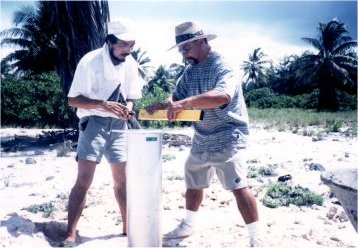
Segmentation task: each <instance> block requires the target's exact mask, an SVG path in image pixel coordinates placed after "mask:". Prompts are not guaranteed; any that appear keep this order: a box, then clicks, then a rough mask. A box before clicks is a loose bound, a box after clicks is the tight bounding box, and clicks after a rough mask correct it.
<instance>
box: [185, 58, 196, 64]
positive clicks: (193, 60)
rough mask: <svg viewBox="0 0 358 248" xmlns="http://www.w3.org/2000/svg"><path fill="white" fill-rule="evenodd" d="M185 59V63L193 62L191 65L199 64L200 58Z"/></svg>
mask: <svg viewBox="0 0 358 248" xmlns="http://www.w3.org/2000/svg"><path fill="white" fill-rule="evenodd" d="M184 60H185V63H188V64H191V65H197V64H199V60H198V59H196V58H194V57H188V58H186V59H184Z"/></svg>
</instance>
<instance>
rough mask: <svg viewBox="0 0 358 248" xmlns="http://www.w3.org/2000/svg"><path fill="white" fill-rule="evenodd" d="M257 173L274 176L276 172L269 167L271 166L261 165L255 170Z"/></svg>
mask: <svg viewBox="0 0 358 248" xmlns="http://www.w3.org/2000/svg"><path fill="white" fill-rule="evenodd" d="M257 174H259V175H261V176H266V177H267V176H270V177H272V176H276V175H277V173H276V172H275V170H274V169H273V168H272V167H271V166H267V167H264V166H261V167H260V168H258V170H257Z"/></svg>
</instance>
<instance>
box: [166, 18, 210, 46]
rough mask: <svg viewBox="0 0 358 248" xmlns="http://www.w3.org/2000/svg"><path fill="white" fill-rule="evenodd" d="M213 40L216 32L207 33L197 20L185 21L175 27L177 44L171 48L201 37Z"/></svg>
mask: <svg viewBox="0 0 358 248" xmlns="http://www.w3.org/2000/svg"><path fill="white" fill-rule="evenodd" d="M205 38H206V39H207V40H212V39H215V38H216V35H215V34H207V33H206V32H204V31H203V29H202V28H201V27H200V25H199V24H198V23H196V22H184V23H182V24H179V25H178V26H176V27H175V42H176V44H175V45H174V46H172V47H171V48H169V49H168V50H171V49H173V48H175V47H177V46H181V45H183V44H185V43H188V42H191V41H194V40H199V39H205Z"/></svg>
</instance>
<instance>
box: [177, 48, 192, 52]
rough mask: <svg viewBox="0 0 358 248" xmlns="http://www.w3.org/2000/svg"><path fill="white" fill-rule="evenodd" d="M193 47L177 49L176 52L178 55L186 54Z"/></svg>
mask: <svg viewBox="0 0 358 248" xmlns="http://www.w3.org/2000/svg"><path fill="white" fill-rule="evenodd" d="M192 48H193V47H179V48H178V52H180V53H188V52H190V50H191V49H192Z"/></svg>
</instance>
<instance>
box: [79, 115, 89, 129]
mask: <svg viewBox="0 0 358 248" xmlns="http://www.w3.org/2000/svg"><path fill="white" fill-rule="evenodd" d="M88 121H89V117H83V118H81V120H80V123H79V129H80V131H82V132H84V131H85V130H86V128H87V126H88Z"/></svg>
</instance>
